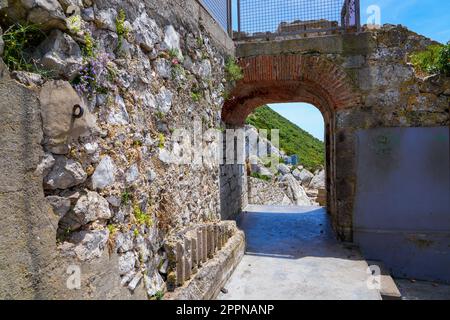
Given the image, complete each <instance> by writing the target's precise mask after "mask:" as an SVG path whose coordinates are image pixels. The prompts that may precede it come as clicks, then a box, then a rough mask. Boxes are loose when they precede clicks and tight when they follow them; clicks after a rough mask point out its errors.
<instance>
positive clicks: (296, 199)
mask: <svg viewBox="0 0 450 320" xmlns="http://www.w3.org/2000/svg"><path fill="white" fill-rule="evenodd" d="M280 187H281V188H283V190H284V191H285V193H286V195H287V196H288V197H289V199H290V200H291V201H292V202H293V203H294V205H297V206H310V205H312V202H311V200H310V199H309V197H308V195H307V194H306V192H305V189H303V187H302V186H301V185H300V183H299V182H298V181H297V179H295V178H294V176H293V175H292V174H286V175H284V176H283V177H282V178H281V179H280Z"/></svg>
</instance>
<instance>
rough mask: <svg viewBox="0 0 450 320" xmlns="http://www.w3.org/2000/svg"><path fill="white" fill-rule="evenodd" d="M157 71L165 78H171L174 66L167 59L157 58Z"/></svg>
mask: <svg viewBox="0 0 450 320" xmlns="http://www.w3.org/2000/svg"><path fill="white" fill-rule="evenodd" d="M155 71H156V73H157V74H158V75H159V76H160V77H161V78H163V79H170V78H171V76H172V68H171V66H170V63H169V61H167V60H166V59H156V61H155Z"/></svg>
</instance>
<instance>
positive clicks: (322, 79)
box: [222, 54, 360, 125]
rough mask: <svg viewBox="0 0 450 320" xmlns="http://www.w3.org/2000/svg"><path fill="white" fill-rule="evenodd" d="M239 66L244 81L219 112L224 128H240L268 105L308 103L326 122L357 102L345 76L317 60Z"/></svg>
mask: <svg viewBox="0 0 450 320" xmlns="http://www.w3.org/2000/svg"><path fill="white" fill-rule="evenodd" d="M239 63H240V65H241V67H242V68H243V71H244V78H243V79H242V80H241V81H239V82H238V83H237V85H236V87H235V89H234V90H233V91H232V92H231V95H230V96H231V98H230V99H228V100H227V101H226V102H225V104H224V107H223V109H222V119H223V121H224V122H225V123H227V124H231V125H242V124H243V123H244V122H245V119H246V118H247V116H248V115H249V114H250V113H251V112H253V110H254V109H256V108H258V107H260V106H261V105H264V104H268V103H281V102H307V103H311V104H313V105H315V106H316V107H317V108H319V110H320V111H321V112H322V114H323V115H324V118H325V120H327V119H329V118H330V117H331V115H332V114H333V113H334V111H335V110H338V109H344V108H350V107H353V106H355V105H358V104H359V102H360V97H359V95H358V94H357V93H356V92H355V91H354V89H353V88H354V87H353V84H352V81H351V79H350V78H349V76H348V75H347V73H346V72H345V71H344V70H342V68H340V67H339V66H337V65H336V64H334V63H332V62H331V61H329V60H327V59H326V58H323V57H321V56H317V55H299V54H297V55H295V54H291V55H279V56H257V57H249V58H244V59H241V60H240V62H239Z"/></svg>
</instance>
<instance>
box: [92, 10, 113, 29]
mask: <svg viewBox="0 0 450 320" xmlns="http://www.w3.org/2000/svg"><path fill="white" fill-rule="evenodd" d="M116 17H117V11H116V10H115V9H114V8H107V9H105V10H98V11H96V12H95V19H94V23H95V25H96V26H97V27H98V28H100V29H107V30H109V31H113V32H116Z"/></svg>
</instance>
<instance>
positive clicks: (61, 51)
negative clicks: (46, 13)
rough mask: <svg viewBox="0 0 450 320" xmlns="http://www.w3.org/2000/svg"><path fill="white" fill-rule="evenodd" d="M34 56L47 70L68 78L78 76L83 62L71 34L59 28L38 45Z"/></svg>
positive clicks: (71, 78) (79, 50)
mask: <svg viewBox="0 0 450 320" xmlns="http://www.w3.org/2000/svg"><path fill="white" fill-rule="evenodd" d="M34 56H35V58H36V60H37V61H39V63H40V64H41V65H42V66H43V67H44V68H45V69H46V70H51V71H53V72H55V75H56V76H58V77H63V78H65V79H67V80H73V79H74V78H75V77H76V76H77V74H78V71H79V70H80V69H81V65H82V63H83V57H82V54H81V49H80V47H79V46H78V44H77V43H76V42H75V41H74V40H73V39H72V37H71V36H69V35H68V34H66V33H63V32H61V31H60V30H57V29H56V30H53V31H52V32H51V33H50V35H49V36H48V37H47V38H46V39H45V40H44V42H42V43H41V44H40V45H39V46H38V47H37V49H36V51H35V53H34Z"/></svg>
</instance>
